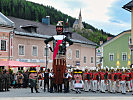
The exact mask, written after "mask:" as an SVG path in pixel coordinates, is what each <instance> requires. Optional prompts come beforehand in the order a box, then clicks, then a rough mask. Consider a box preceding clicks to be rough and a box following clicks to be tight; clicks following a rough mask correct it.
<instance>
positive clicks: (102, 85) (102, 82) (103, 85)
mask: <svg viewBox="0 0 133 100" xmlns="http://www.w3.org/2000/svg"><path fill="white" fill-rule="evenodd" d="M101 92H105V82H104V80H101Z"/></svg>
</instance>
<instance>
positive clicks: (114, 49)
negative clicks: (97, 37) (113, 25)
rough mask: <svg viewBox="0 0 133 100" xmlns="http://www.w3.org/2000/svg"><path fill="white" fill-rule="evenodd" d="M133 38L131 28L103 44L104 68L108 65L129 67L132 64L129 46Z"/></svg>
mask: <svg viewBox="0 0 133 100" xmlns="http://www.w3.org/2000/svg"><path fill="white" fill-rule="evenodd" d="M130 38H131V30H127V31H124V32H122V33H120V34H119V35H117V36H116V37H114V38H113V39H111V40H109V41H107V42H106V43H104V44H103V45H101V47H100V48H101V49H102V50H101V51H103V52H102V53H103V54H102V55H103V56H102V57H103V60H102V65H101V66H102V68H103V67H106V66H108V67H109V68H111V67H114V68H116V67H117V66H119V68H122V67H127V68H130V64H131V49H130V47H129V44H130V41H129V40H130Z"/></svg>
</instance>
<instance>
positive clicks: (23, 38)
mask: <svg viewBox="0 0 133 100" xmlns="http://www.w3.org/2000/svg"><path fill="white" fill-rule="evenodd" d="M8 19H9V20H11V21H12V22H14V23H15V29H14V30H13V32H14V33H13V38H12V39H11V40H12V42H11V44H13V47H11V48H13V49H12V52H11V51H10V57H9V58H10V59H13V60H16V61H22V62H29V63H35V64H37V65H40V66H41V67H45V66H46V49H47V48H46V45H45V43H44V40H45V39H47V38H49V37H51V36H53V35H56V27H55V26H54V25H46V24H45V23H40V22H34V21H29V20H24V19H19V18H14V17H8ZM70 39H71V40H72V41H73V42H74V44H73V45H72V46H70V47H68V48H67V52H66V59H67V65H68V66H73V67H75V66H78V67H79V68H81V69H84V68H85V67H94V66H95V65H96V50H95V49H96V46H97V44H95V43H93V42H91V41H89V40H87V39H86V38H84V37H82V36H81V35H79V34H77V33H72V37H71V36H70ZM52 45H53V43H52V42H51V46H52ZM47 55H48V57H47V60H48V65H47V67H48V68H52V61H53V60H52V57H53V53H52V52H51V51H50V50H48V53H47ZM7 56H8V55H7Z"/></svg>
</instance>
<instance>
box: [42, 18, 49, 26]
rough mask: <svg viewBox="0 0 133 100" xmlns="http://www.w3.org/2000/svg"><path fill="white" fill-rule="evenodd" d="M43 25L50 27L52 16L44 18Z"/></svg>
mask: <svg viewBox="0 0 133 100" xmlns="http://www.w3.org/2000/svg"><path fill="white" fill-rule="evenodd" d="M42 23H44V24H46V25H50V16H46V18H42Z"/></svg>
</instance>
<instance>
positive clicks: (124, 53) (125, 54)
mask: <svg viewBox="0 0 133 100" xmlns="http://www.w3.org/2000/svg"><path fill="white" fill-rule="evenodd" d="M122 61H127V53H126V52H122Z"/></svg>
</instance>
